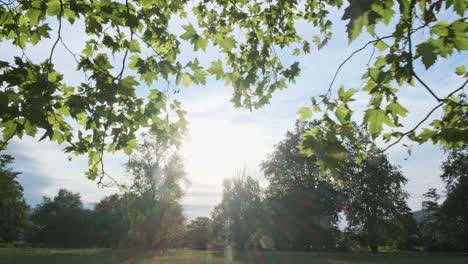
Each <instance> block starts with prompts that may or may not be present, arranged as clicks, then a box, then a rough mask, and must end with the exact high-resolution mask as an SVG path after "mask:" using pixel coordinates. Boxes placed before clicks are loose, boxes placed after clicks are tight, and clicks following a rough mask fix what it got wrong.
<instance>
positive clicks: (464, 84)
mask: <svg viewBox="0 0 468 264" xmlns="http://www.w3.org/2000/svg"><path fill="white" fill-rule="evenodd" d="M467 83H468V79H467V80H466V81H465V82H464V83H463V84H462V85H461V86H460V87H459V88H457V89H455V90H453V91H452V92H451V93H449V94H448V95H447V96H446V98H445V99H441V100H442V101H441V103H439V104H438V105H436V106H435V107H434V108H432V110H431V111H429V113H428V114H427V115H426V116H425V117H424V118H423V119H422V120H421V121H419V123H418V124H417V125H416V126H414V127H413V128H412V129H411V130H409V131H407V132H405V133H403V134H401V136H400V137H399V138H398V140H397V141H395V142H393V143H392V144H390V145H388V146H387V147H386V148H385V149H384V150H383V151H382V152H385V151H387V150H388V149H390V148H391V147H393V146H395V145H396V144H398V143H400V141H401V140H402V139H403V138H405V137H406V136H408V135H409V134H411V133H413V132H414V131H416V129H418V127H419V126H421V125H422V124H423V123H424V122H425V121H426V120H427V119H428V118H429V117H430V116H431V115H432V114H433V113H434V112H435V110H437V109H439V108H440V107H441V106H443V105H444V103H445V101H446V100H447V99H448V98H449V97H451V96H452V95H454V94H456V93H457V92H459V91H461V90H462V89H463V88H464V87H465V86H466V84H467Z"/></svg>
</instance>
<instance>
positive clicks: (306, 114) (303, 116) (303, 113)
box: [297, 106, 312, 122]
mask: <svg viewBox="0 0 468 264" xmlns="http://www.w3.org/2000/svg"><path fill="white" fill-rule="evenodd" d="M297 113H298V114H299V120H301V121H302V122H304V121H306V120H307V119H309V118H311V117H312V111H311V110H310V108H309V107H306V106H304V107H301V108H299V110H298V111H297Z"/></svg>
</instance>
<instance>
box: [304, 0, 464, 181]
mask: <svg viewBox="0 0 468 264" xmlns="http://www.w3.org/2000/svg"><path fill="white" fill-rule="evenodd" d="M394 2H395V1H349V6H348V7H347V8H346V9H345V13H344V16H343V19H349V23H348V25H347V31H348V34H349V35H348V38H349V41H350V42H351V41H353V40H355V39H356V38H357V37H358V36H359V35H361V33H362V31H363V29H366V30H367V32H368V33H369V34H370V35H371V36H372V37H373V38H374V39H373V40H371V41H369V42H367V43H366V44H365V45H364V46H363V47H362V48H360V49H358V50H356V51H355V52H353V53H352V54H351V55H350V56H349V57H348V58H347V59H346V60H345V61H344V62H343V63H342V64H341V65H340V66H339V68H338V71H337V72H336V74H338V72H339V70H340V69H341V67H342V66H343V65H344V64H345V63H346V62H347V61H349V60H350V59H351V58H352V57H353V56H354V55H355V54H357V53H358V52H360V51H362V50H364V49H366V48H367V47H369V46H374V52H375V51H376V50H378V51H379V52H380V53H379V54H380V55H379V56H377V57H376V58H375V59H374V60H373V64H371V61H372V59H373V55H374V52H373V53H372V56H371V58H370V60H369V63H368V67H367V69H366V71H365V72H364V74H363V76H362V79H363V81H364V83H363V87H362V91H363V92H364V93H366V94H368V95H369V96H370V101H369V104H368V107H367V109H365V112H364V115H363V116H364V117H363V120H362V123H361V126H362V127H364V128H365V129H366V130H367V131H368V132H369V133H370V135H371V136H372V138H373V139H375V138H378V137H380V138H381V139H382V140H383V141H384V142H387V143H389V144H388V145H387V147H386V148H385V149H384V151H385V150H387V149H388V148H390V147H392V146H393V145H395V144H397V143H399V142H400V141H401V140H402V139H404V138H405V137H406V138H408V139H409V140H412V141H415V142H417V143H424V142H427V141H430V140H431V141H433V142H434V143H435V144H441V145H443V146H444V147H447V148H458V147H460V146H462V145H463V143H464V142H466V141H467V140H468V138H467V137H466V136H467V135H468V133H467V132H468V131H467V129H468V128H467V127H466V124H464V123H463V122H462V120H461V115H460V113H461V112H463V111H466V109H467V107H468V106H467V105H466V103H464V102H460V100H459V99H458V98H457V97H456V94H457V93H458V92H460V91H462V90H463V88H464V87H465V85H466V84H467V83H468V80H467V77H468V74H467V72H466V68H465V66H463V65H461V66H459V67H457V68H456V69H455V72H456V74H458V75H460V77H461V79H462V81H461V85H460V86H459V87H455V88H452V89H453V90H449V91H448V92H446V95H444V96H438V95H436V93H435V92H434V91H433V89H432V88H431V87H429V86H428V85H427V84H426V83H425V82H424V81H423V80H422V79H421V78H420V77H419V75H418V74H417V73H416V70H415V66H414V64H415V63H416V62H418V61H421V62H422V63H423V64H424V66H425V69H426V70H427V69H429V68H430V67H432V66H433V65H434V64H435V62H436V61H437V60H438V59H441V58H447V57H449V56H451V55H453V54H454V53H455V52H462V51H465V50H467V49H468V46H467V43H468V26H467V23H466V17H464V14H465V9H466V7H467V2H466V1H415V0H412V1H409V0H408V1H396V2H398V8H396V7H394V4H395V3H394ZM444 6H445V9H446V12H448V13H450V14H452V15H453V16H454V17H456V18H455V19H454V20H453V21H451V22H445V21H438V19H437V15H438V13H439V12H440V10H441V9H442V8H443V7H444ZM395 11H397V12H395ZM397 15H398V17H397ZM392 19H394V20H396V23H395V26H394V27H395V28H394V30H392V31H391V32H392V33H391V34H390V35H388V36H383V37H379V36H378V35H377V34H376V32H375V27H376V26H377V25H379V24H381V23H383V24H385V25H388V24H389V23H390V21H391V20H392ZM423 29H429V32H430V34H429V35H428V37H427V38H426V39H423V41H421V42H419V43H415V41H414V40H413V35H414V34H415V33H416V32H418V31H419V30H423ZM335 78H336V75H335ZM333 82H334V79H333V81H332V83H331V84H330V88H329V90H328V91H327V93H326V94H324V95H321V96H320V97H319V98H320V101H318V100H317V99H316V98H312V106H313V107H311V108H309V107H303V108H301V109H300V110H299V115H300V117H301V119H303V120H306V119H309V118H311V117H312V115H313V114H314V113H321V117H320V119H321V122H320V126H318V127H315V128H312V129H311V130H309V131H307V132H306V133H304V135H303V141H302V148H303V151H304V153H307V154H309V155H312V154H314V153H315V154H317V156H319V162H320V165H322V167H323V168H324V169H325V170H328V169H330V170H332V171H334V172H337V171H338V170H339V169H340V166H342V165H343V164H344V162H343V161H344V158H345V157H346V153H347V152H346V147H345V145H346V144H347V142H359V140H360V138H356V137H355V135H356V133H357V130H358V129H359V126H357V125H356V124H354V123H353V119H352V116H353V110H352V109H351V107H350V102H352V101H354V98H353V95H354V94H356V92H357V90H356V89H347V90H346V89H344V87H343V86H342V87H341V88H340V89H339V90H338V96H337V97H336V98H335V99H332V98H331V89H332V85H333ZM416 85H420V86H421V89H425V90H426V92H428V94H430V96H432V97H433V98H434V101H435V105H434V108H432V109H431V111H429V112H428V113H426V114H421V116H424V118H422V119H421V120H420V121H419V122H418V123H417V124H416V125H415V126H414V127H413V128H411V129H408V130H407V131H402V130H403V129H402V128H403V125H402V123H401V119H402V118H404V117H405V116H406V115H407V113H408V110H407V109H406V108H405V107H404V106H403V105H401V104H400V101H399V99H398V92H399V90H400V89H402V88H405V87H406V86H416ZM439 108H442V109H443V115H442V117H441V118H439V119H434V120H433V121H432V122H431V123H430V124H429V126H427V127H423V128H422V129H421V130H418V129H419V128H420V127H421V125H423V123H424V122H425V121H426V120H428V119H429V118H430V116H431V115H432V114H433V113H434V112H435V111H436V110H437V109H439ZM385 128H390V129H391V130H390V131H387V130H386V129H385ZM392 140H393V142H391V141H392ZM357 146H358V147H359V148H361V150H364V147H365V144H357ZM362 153H365V151H363V152H362ZM364 158H365V157H364V156H362V155H358V156H356V157H355V159H356V160H357V161H360V160H362V159H364Z"/></svg>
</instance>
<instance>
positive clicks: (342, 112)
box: [335, 104, 351, 124]
mask: <svg viewBox="0 0 468 264" xmlns="http://www.w3.org/2000/svg"><path fill="white" fill-rule="evenodd" d="M335 116H336V118H338V121H340V123H341V124H346V123H349V121H350V118H351V110H349V109H348V108H347V107H346V105H345V104H340V105H339V106H338V107H337V108H336V110H335Z"/></svg>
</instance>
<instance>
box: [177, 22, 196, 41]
mask: <svg viewBox="0 0 468 264" xmlns="http://www.w3.org/2000/svg"><path fill="white" fill-rule="evenodd" d="M182 28H183V29H184V30H185V32H184V34H182V35H180V38H181V39H184V40H190V39H193V38H194V37H195V36H197V31H196V30H195V28H194V27H193V25H192V24H188V25H183V26H182Z"/></svg>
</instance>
